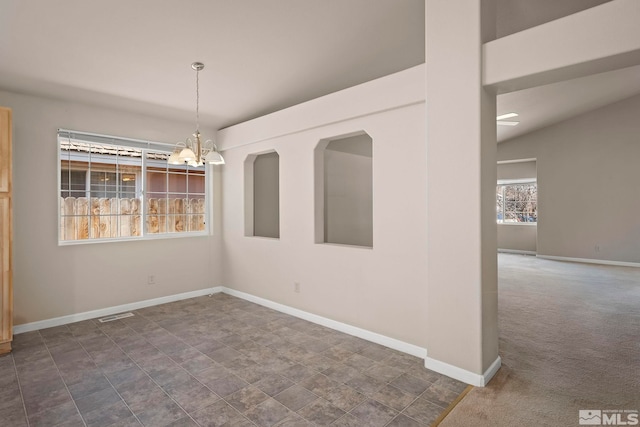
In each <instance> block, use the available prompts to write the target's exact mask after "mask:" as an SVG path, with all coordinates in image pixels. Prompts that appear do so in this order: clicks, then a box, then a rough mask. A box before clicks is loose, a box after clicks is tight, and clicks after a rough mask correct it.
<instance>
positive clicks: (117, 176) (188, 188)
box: [58, 131, 208, 243]
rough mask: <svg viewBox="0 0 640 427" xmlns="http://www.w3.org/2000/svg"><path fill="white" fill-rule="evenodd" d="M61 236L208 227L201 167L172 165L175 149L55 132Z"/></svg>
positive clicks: (91, 237) (94, 237) (93, 237)
mask: <svg viewBox="0 0 640 427" xmlns="http://www.w3.org/2000/svg"><path fill="white" fill-rule="evenodd" d="M58 148H59V156H60V162H59V165H60V166H59V174H60V185H59V196H60V210H59V223H60V232H59V241H60V242H61V243H62V242H64V243H70V242H79V241H83V242H86V241H103V240H114V239H124V238H127V239H131V238H138V239H139V238H147V237H152V236H160V235H165V236H166V235H172V236H179V235H193V234H194V233H195V234H205V233H206V232H207V227H206V224H207V220H206V218H207V211H208V209H207V203H206V201H207V187H208V186H207V185H206V182H207V181H206V177H207V174H206V170H205V168H204V167H201V168H192V167H189V166H187V165H184V166H183V165H169V164H168V163H167V158H168V156H169V154H170V151H167V150H171V149H172V146H169V145H165V144H160V143H151V142H142V141H135V140H128V139H122V138H111V137H103V136H99V135H91V134H84V133H79V132H78V133H75V132H73V131H59V132H58Z"/></svg>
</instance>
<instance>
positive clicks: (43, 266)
mask: <svg viewBox="0 0 640 427" xmlns="http://www.w3.org/2000/svg"><path fill="white" fill-rule="evenodd" d="M0 105H3V106H7V107H10V108H12V109H13V131H14V133H13V135H14V139H13V147H14V151H13V153H14V157H13V165H14V168H13V171H14V218H15V221H14V296H15V298H14V300H15V307H14V318H15V321H14V324H16V325H20V324H23V323H29V322H34V321H38V320H43V319H50V318H54V317H58V316H64V315H69V314H75V313H81V312H85V311H89V310H95V309H100V308H106V307H111V306H115V305H119V304H125V303H130V302H136V301H141V300H146V299H151V298H157V297H161V296H167V295H174V294H178V293H182V292H188V291H193V290H198V289H204V288H207V287H211V286H214V285H219V284H220V278H221V274H220V269H221V265H220V262H219V259H220V256H219V255H220V252H221V249H220V239H219V237H193V238H184V239H182V238H181V239H162V240H147V241H129V242H110V243H100V244H95V243H94V244H83V245H73V246H58V242H57V238H58V234H57V233H58V226H57V224H58V217H57V193H58V190H57V175H58V169H57V142H56V131H57V129H58V128H67V129H74V130H82V131H89V132H95V133H101V134H108V135H117V136H124V137H130V138H139V139H144V138H148V139H151V140H155V141H159V142H169V143H170V142H174V141H178V140H182V139H183V138H184V137H185V136H188V135H190V133H191V132H192V131H193V124H191V123H180V122H171V121H169V120H166V119H154V118H151V117H147V116H142V115H137V114H131V113H124V112H119V111H115V110H109V109H104V108H97V107H93V106H90V105H83V104H77V103H72V102H63V101H55V100H51V99H47V98H40V97H34V96H26V95H19V94H14V93H9V92H0ZM209 132H211V131H206V133H209ZM203 133H205V131H203ZM217 181H219V179H218V180H217ZM182 263H184V264H186V265H189V268H179V269H178V268H177V266H178V265H180V264H182ZM148 275H155V279H156V282H157V284H156V285H147V276H148Z"/></svg>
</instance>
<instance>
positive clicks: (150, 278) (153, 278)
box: [147, 274, 156, 285]
mask: <svg viewBox="0 0 640 427" xmlns="http://www.w3.org/2000/svg"><path fill="white" fill-rule="evenodd" d="M155 284H156V276H155V275H153V274H150V275H148V276H147V285H155Z"/></svg>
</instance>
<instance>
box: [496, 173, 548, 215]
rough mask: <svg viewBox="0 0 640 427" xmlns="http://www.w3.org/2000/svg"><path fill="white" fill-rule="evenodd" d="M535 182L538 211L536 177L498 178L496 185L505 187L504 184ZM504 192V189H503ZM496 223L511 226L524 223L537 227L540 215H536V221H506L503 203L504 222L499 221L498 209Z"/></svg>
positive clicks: (528, 183) (529, 183)
mask: <svg viewBox="0 0 640 427" xmlns="http://www.w3.org/2000/svg"><path fill="white" fill-rule="evenodd" d="M531 184H534V185H535V186H536V213H537V211H538V209H537V207H538V180H536V179H531V178H526V179H508V180H502V179H501V180H498V182H497V184H496V186H498V187H501V186H502V187H504V186H508V185H531ZM503 194H504V191H503ZM496 223H497V224H498V225H507V226H511V225H520V226H522V225H524V226H528V227H536V226H537V225H538V217H537V215H536V221H535V222H528V221H527V222H504V205H503V209H502V222H500V221H498V212H497V211H496Z"/></svg>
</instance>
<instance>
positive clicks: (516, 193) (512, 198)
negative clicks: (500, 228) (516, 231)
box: [496, 182, 538, 224]
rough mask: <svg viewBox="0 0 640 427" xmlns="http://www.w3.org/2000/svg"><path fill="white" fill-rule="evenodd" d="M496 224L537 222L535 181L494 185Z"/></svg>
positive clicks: (536, 189)
mask: <svg viewBox="0 0 640 427" xmlns="http://www.w3.org/2000/svg"><path fill="white" fill-rule="evenodd" d="M496 212H497V217H496V219H497V221H498V224H508V223H523V222H524V223H537V222H538V188H537V184H536V183H535V182H529V183H517V184H515V183H514V184H501V185H498V186H497V187H496Z"/></svg>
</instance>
